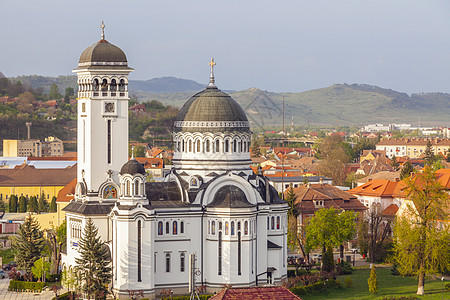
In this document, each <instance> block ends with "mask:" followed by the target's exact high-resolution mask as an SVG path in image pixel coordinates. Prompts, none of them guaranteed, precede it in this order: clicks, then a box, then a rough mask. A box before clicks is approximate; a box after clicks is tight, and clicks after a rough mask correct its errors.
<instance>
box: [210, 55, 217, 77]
mask: <svg viewBox="0 0 450 300" xmlns="http://www.w3.org/2000/svg"><path fill="white" fill-rule="evenodd" d="M209 65H210V66H211V74H214V66H215V65H216V63H215V62H214V58H213V57H211V62H210V63H209Z"/></svg>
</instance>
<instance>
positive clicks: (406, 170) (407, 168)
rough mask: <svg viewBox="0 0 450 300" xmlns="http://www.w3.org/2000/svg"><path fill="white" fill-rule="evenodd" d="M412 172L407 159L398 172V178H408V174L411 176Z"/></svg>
mask: <svg viewBox="0 0 450 300" xmlns="http://www.w3.org/2000/svg"><path fill="white" fill-rule="evenodd" d="M412 172H414V168H413V166H412V164H411V163H410V162H409V161H407V162H405V164H404V165H403V168H402V171H401V172H400V179H402V180H403V179H405V178H408V177H409V176H411V173H412Z"/></svg>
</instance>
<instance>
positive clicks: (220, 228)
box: [219, 222, 222, 230]
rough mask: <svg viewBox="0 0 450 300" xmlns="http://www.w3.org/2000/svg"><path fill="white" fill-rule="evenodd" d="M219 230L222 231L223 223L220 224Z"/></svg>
mask: <svg viewBox="0 0 450 300" xmlns="http://www.w3.org/2000/svg"><path fill="white" fill-rule="evenodd" d="M219 230H222V222H219Z"/></svg>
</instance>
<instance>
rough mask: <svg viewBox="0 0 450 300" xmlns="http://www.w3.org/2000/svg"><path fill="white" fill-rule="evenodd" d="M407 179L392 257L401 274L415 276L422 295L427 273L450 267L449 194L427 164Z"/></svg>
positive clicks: (395, 228) (419, 293)
mask: <svg viewBox="0 0 450 300" xmlns="http://www.w3.org/2000/svg"><path fill="white" fill-rule="evenodd" d="M406 183H407V192H408V193H407V200H405V201H406V207H407V209H406V210H405V211H404V213H403V214H402V215H401V216H398V217H397V222H396V226H395V227H394V235H395V244H394V252H395V261H396V263H397V264H398V270H399V272H400V273H401V274H402V275H406V274H410V275H415V276H417V277H418V286H417V294H418V295H423V294H424V288H425V276H426V275H428V274H435V273H437V272H442V271H443V270H445V269H447V270H448V269H450V243H449V242H448V241H449V240H450V230H449V229H450V228H449V225H448V222H447V221H448V218H449V216H448V213H446V212H448V205H449V204H448V197H449V196H448V194H447V193H446V192H445V190H444V188H443V187H442V185H441V184H440V183H439V181H438V179H437V176H436V173H435V171H434V170H433V169H432V168H430V167H425V169H424V171H423V173H420V174H418V175H417V176H414V177H413V178H411V179H407V180H406Z"/></svg>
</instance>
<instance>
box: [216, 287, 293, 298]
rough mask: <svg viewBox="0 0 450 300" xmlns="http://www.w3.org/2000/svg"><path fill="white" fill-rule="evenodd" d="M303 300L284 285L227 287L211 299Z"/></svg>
mask: <svg viewBox="0 0 450 300" xmlns="http://www.w3.org/2000/svg"><path fill="white" fill-rule="evenodd" d="M246 299H259V300H299V299H300V300H301V298H300V297H298V296H296V295H294V294H293V293H292V292H291V291H290V290H288V289H287V288H285V287H283V286H264V287H251V288H226V289H224V290H223V291H221V292H220V293H218V294H217V295H214V296H212V297H211V298H210V300H246Z"/></svg>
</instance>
